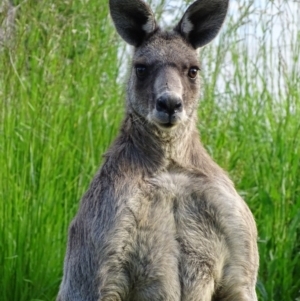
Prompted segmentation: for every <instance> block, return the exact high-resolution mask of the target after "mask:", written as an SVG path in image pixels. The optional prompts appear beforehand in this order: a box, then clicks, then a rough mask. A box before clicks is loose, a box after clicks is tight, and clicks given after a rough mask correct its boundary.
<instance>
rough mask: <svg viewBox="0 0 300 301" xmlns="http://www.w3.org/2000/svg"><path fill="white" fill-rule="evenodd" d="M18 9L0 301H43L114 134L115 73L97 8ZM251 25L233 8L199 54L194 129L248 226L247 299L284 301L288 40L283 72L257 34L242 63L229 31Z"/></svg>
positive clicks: (5, 149) (0, 109)
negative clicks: (250, 294) (251, 263)
mask: <svg viewBox="0 0 300 301" xmlns="http://www.w3.org/2000/svg"><path fill="white" fill-rule="evenodd" d="M19 3H21V7H20V11H19V14H18V21H17V22H18V24H17V29H16V38H15V41H14V45H13V48H12V49H8V48H4V49H2V50H1V52H0V227H1V228H0V229H1V230H0V254H1V256H0V270H1V271H2V277H1V280H0V291H1V294H0V300H1V301H2V300H3V301H34V300H35V301H37V300H43V301H47V300H54V298H55V295H56V294H57V290H58V286H59V283H60V280H61V276H62V264H63V258H64V253H65V247H66V233H67V227H68V225H69V222H70V220H71V219H72V217H73V216H74V215H75V213H76V210H77V208H78V203H79V201H80V198H81V196H82V194H83V193H84V191H85V190H86V189H87V187H88V185H89V182H90V181H91V179H92V177H93V175H94V173H95V172H96V170H97V169H98V167H99V165H100V164H101V156H102V154H103V153H104V152H105V150H106V149H107V147H108V146H109V144H110V143H111V141H112V140H113V139H114V137H115V136H116V134H117V132H118V128H119V124H120V121H121V119H122V116H123V112H124V109H123V103H124V93H123V90H124V89H123V87H122V85H120V84H119V80H118V81H117V77H118V74H119V73H124V72H123V70H120V69H121V68H124V65H123V64H120V63H119V61H118V55H119V54H118V50H117V49H118V48H117V47H118V45H119V40H118V39H117V36H116V34H115V31H114V29H113V27H112V25H111V23H110V20H109V17H108V7H107V6H108V5H107V1H104V0H97V1H96V0H85V1H84V0H81V1H80V0H77V1H72V0H65V1H58V0H54V1H33V0H29V1H19ZM163 4H164V1H162V2H161V3H160V4H159V5H157V7H158V8H160V9H161V8H162V7H163V6H164V5H163ZM254 14H255V11H253V6H251V5H250V4H249V5H248V6H247V3H245V5H244V6H243V7H242V10H241V16H242V17H241V18H240V19H234V18H231V17H229V18H228V20H227V25H226V26H225V27H224V30H223V32H222V35H221V36H220V38H219V40H218V42H215V43H213V44H212V45H210V46H209V47H207V48H206V49H204V50H203V51H201V57H202V61H203V77H204V78H203V91H204V92H203V94H204V95H203V97H202V101H201V103H200V106H199V129H200V132H201V137H202V141H203V143H204V145H205V146H206V147H207V149H208V150H209V152H210V153H211V155H212V156H213V157H214V159H215V160H216V161H217V162H218V163H219V164H220V165H221V166H222V167H224V169H226V170H228V172H229V174H230V175H231V177H232V179H233V180H234V182H235V183H236V186H237V189H238V190H239V192H240V193H241V194H242V195H243V197H244V198H245V200H246V201H247V203H248V204H249V206H250V207H251V210H252V212H253V213H254V215H255V218H256V221H257V225H258V230H259V242H258V244H259V250H260V272H259V281H258V285H257V292H258V296H259V299H260V300H270V301H271V300H274V301H277V300H278V301H279V300H280V301H281V300H285V301H292V300H293V301H294V300H297V299H298V300H299V298H300V292H299V289H300V139H299V137H300V122H299V116H300V83H299V82H300V81H299V75H300V62H299V59H298V54H299V53H300V33H299V32H298V33H297V34H296V35H295V36H294V37H295V38H294V39H293V41H290V44H289V45H290V48H289V49H290V51H291V56H290V61H289V62H291V61H292V64H290V65H289V66H290V67H289V68H286V67H285V62H284V60H283V59H282V58H280V57H278V58H277V52H276V51H275V49H274V48H273V46H272V44H271V43H270V41H269V42H268V39H265V38H264V37H266V36H267V35H268V32H267V30H272V29H269V27H265V28H266V29H265V30H266V31H264V29H262V34H261V36H262V39H261V40H260V41H258V43H257V46H258V51H257V53H256V54H254V55H253V54H251V53H250V50H249V49H250V48H249V47H248V46H247V44H246V43H244V42H243V31H240V29H241V28H243V26H244V25H243V24H247V20H248V19H251V18H252V16H254ZM274 18H276V16H274ZM257 22H258V24H262V25H261V26H262V27H263V26H264V24H265V21H264V19H258V20H257ZM263 28H264V27H263ZM274 30H275V29H274ZM241 37H242V38H241ZM228 62H230V66H231V67H230V68H229V71H228V69H226V68H227V65H228ZM226 72H227V73H226ZM228 72H229V75H228ZM278 83H280V84H278ZM278 87H279V89H278Z"/></svg>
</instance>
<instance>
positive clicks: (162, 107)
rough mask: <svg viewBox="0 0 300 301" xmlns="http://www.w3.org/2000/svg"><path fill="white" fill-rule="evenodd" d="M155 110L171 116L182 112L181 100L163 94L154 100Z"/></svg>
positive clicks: (174, 96) (175, 96) (177, 97)
mask: <svg viewBox="0 0 300 301" xmlns="http://www.w3.org/2000/svg"><path fill="white" fill-rule="evenodd" d="M156 110H157V111H159V112H164V113H167V114H169V115H170V116H171V115H173V114H174V113H177V112H181V111H182V100H181V98H180V97H179V96H177V95H172V94H169V93H168V94H164V95H162V96H160V97H159V98H158V99H157V100H156Z"/></svg>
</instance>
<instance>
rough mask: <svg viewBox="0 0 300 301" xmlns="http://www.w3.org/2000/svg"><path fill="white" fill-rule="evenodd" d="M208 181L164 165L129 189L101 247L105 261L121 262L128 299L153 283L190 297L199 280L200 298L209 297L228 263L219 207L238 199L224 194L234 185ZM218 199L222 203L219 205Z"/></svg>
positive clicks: (227, 208) (140, 294) (152, 288)
mask: <svg viewBox="0 0 300 301" xmlns="http://www.w3.org/2000/svg"><path fill="white" fill-rule="evenodd" d="M216 181H217V180H216ZM220 181H221V180H220ZM219 184H220V183H216V186H218V185H219ZM213 186H214V184H213V183H211V179H208V178H207V177H206V176H203V175H202V176H199V175H198V176H195V175H193V176H191V175H189V174H185V173H183V172H176V171H175V172H168V171H166V172H161V173H159V174H157V175H155V176H153V177H151V178H147V179H145V180H144V181H143V183H142V184H140V186H139V187H135V188H134V189H132V190H129V191H131V193H132V195H131V196H130V197H129V198H127V201H126V202H125V203H123V204H122V205H120V207H119V209H118V211H117V213H116V214H117V217H116V220H117V221H118V222H117V223H116V224H115V226H114V229H112V231H111V232H110V237H111V239H110V240H109V242H108V244H109V245H110V246H107V248H105V249H106V250H111V249H113V250H114V251H113V252H112V253H110V254H112V255H111V257H110V259H109V260H108V261H107V262H106V264H105V265H110V264H111V263H110V262H111V261H116V262H118V263H116V265H120V263H121V262H122V263H121V266H122V270H123V273H125V274H126V275H127V278H128V279H127V280H126V281H129V282H131V284H132V287H133V289H132V290H130V291H129V292H128V293H129V295H130V300H140V299H143V298H144V295H145V294H152V293H153V294H154V293H156V290H155V287H159V290H160V291H161V292H163V291H164V288H168V290H170V286H171V287H172V297H171V299H170V300H192V299H191V296H192V295H193V296H194V295H197V294H198V293H199V294H203V286H206V288H205V292H206V294H207V296H203V299H202V300H210V298H211V296H212V294H213V292H214V291H215V290H216V289H217V287H218V285H220V284H221V279H222V275H223V273H224V267H225V266H226V264H230V262H229V261H230V259H229V252H230V248H231V247H230V245H228V243H227V240H228V235H230V233H229V232H230V230H229V229H227V228H226V227H225V228H224V225H223V223H224V213H225V216H226V211H228V214H229V213H230V212H231V211H232V210H236V209H234V208H233V206H237V207H239V206H240V205H239V204H238V202H239V200H238V201H232V196H231V198H230V197H228V196H226V194H228V195H230V194H232V193H233V191H234V190H233V191H230V189H231V188H230V187H226V185H224V187H223V190H224V191H223V192H222V188H221V190H219V191H216V190H215V187H213ZM222 193H223V199H222V198H220V195H219V194H222ZM213 194H214V195H215V196H213ZM216 199H218V200H219V201H217V202H216ZM224 199H227V200H228V201H227V204H226V203H224V204H223V205H221V206H220V204H219V202H222V201H224ZM221 215H223V216H221ZM225 218H226V217H225ZM233 224H234V221H233ZM233 227H234V225H233ZM228 231H229V232H228ZM106 258H107V257H106ZM105 271H106V269H105ZM136 280H138V281H136ZM146 284H147V285H146ZM104 285H105V284H104ZM201 290H202V292H201ZM198 291H199V292H198ZM165 293H166V295H170V291H169V292H168V293H167V292H165ZM153 296H154V295H153ZM180 298H181V299H180ZM155 300H156V299H155Z"/></svg>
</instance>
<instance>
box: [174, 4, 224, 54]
mask: <svg viewBox="0 0 300 301" xmlns="http://www.w3.org/2000/svg"><path fill="white" fill-rule="evenodd" d="M228 2H229V0H197V1H196V2H194V3H193V4H191V5H190V6H189V7H188V9H187V10H186V12H185V13H184V15H183V17H182V19H181V20H180V22H179V23H178V25H177V26H176V27H175V31H177V32H179V33H180V34H181V35H182V36H183V37H184V38H185V39H186V40H187V41H188V42H189V43H190V44H192V45H193V47H194V48H198V47H202V46H204V45H206V44H208V43H209V42H210V41H212V40H213V39H214V38H215V37H216V35H217V34H218V32H219V30H220V28H221V27H222V24H223V22H224V19H225V17H226V14H227V10H228Z"/></svg>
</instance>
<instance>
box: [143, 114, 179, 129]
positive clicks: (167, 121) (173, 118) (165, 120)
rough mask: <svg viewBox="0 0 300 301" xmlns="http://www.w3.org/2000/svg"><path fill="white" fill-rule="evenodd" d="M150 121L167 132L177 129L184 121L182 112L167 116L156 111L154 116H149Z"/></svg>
mask: <svg viewBox="0 0 300 301" xmlns="http://www.w3.org/2000/svg"><path fill="white" fill-rule="evenodd" d="M148 120H150V121H151V122H153V123H155V124H156V125H157V126H158V127H160V128H162V129H166V130H167V129H171V128H174V127H176V126H177V125H178V124H179V123H180V122H181V121H182V112H175V113H173V114H167V113H164V112H160V111H157V110H154V111H153V112H152V114H149V115H148Z"/></svg>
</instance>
